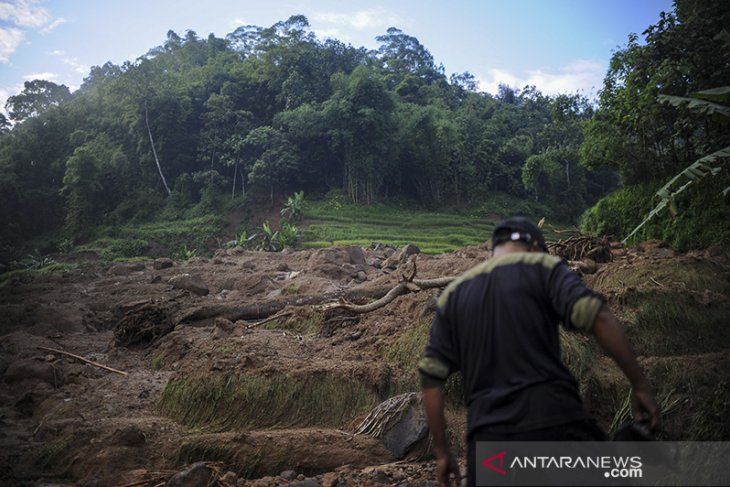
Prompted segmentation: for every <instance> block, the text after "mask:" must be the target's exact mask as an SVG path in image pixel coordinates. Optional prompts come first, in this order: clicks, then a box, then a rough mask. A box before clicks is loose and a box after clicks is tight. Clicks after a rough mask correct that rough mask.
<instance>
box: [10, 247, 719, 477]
mask: <svg viewBox="0 0 730 487" xmlns="http://www.w3.org/2000/svg"><path fill="white" fill-rule="evenodd" d="M391 253H392V249H387V248H378V249H374V248H368V249H362V251H361V250H360V249H355V250H352V249H330V250H320V251H284V252H281V253H263V252H252V251H243V250H241V249H230V250H225V251H219V252H218V254H217V255H216V256H215V257H214V258H212V259H204V258H193V259H191V260H189V261H187V262H174V263H173V262H164V261H161V260H158V261H155V262H151V261H149V262H143V263H123V264H117V263H108V262H103V261H100V260H97V259H96V258H95V256H94V255H86V254H85V255H80V254H79V255H70V256H66V258H65V259H66V261H75V262H76V263H77V264H78V267H77V268H76V269H74V270H71V271H67V272H63V273H55V274H49V275H44V276H41V275H38V274H36V275H27V276H22V277H16V278H13V279H12V280H10V281H9V282H6V283H5V284H4V285H3V286H2V287H0V354H1V355H0V375H3V379H4V381H3V382H2V383H0V425H1V429H0V479H2V480H3V485H56V484H63V483H68V484H74V485H84V486H87V485H88V486H92V485H99V486H101V485H160V483H161V482H164V481H165V480H166V479H167V478H169V477H170V476H171V475H172V474H173V473H174V472H177V471H179V470H181V469H182V468H183V466H184V465H186V464H190V463H192V462H194V461H217V462H219V463H216V464H211V469H213V470H215V471H217V472H219V473H220V474H221V476H220V477H221V479H220V484H221V485H260V486H263V485H277V484H286V483H292V484H294V483H295V482H301V481H303V480H304V479H305V478H307V479H310V480H311V482H315V483H316V484H318V485H328V486H335V485H376V484H386V485H388V484H393V485H396V484H397V485H431V484H432V483H433V482H434V480H435V477H434V471H435V468H434V464H433V462H432V461H430V459H429V458H430V457H429V453H428V445H427V444H426V443H422V444H420V446H418V447H417V448H414V449H413V450H412V451H411V452H410V453H409V454H408V455H407V456H406V457H405V458H403V459H397V458H395V457H394V456H393V455H392V454H391V453H390V452H389V451H388V450H387V449H386V448H385V447H384V446H383V444H381V443H380V441H379V440H378V439H376V438H371V437H368V436H363V435H354V434H353V432H354V431H355V429H356V427H357V425H358V424H359V422H360V421H361V420H362V419H363V418H364V417H365V416H366V415H367V413H368V412H369V410H370V409H372V407H373V406H374V405H375V404H377V403H378V402H380V401H382V400H385V399H387V398H388V397H391V396H392V395H394V394H396V393H399V392H405V391H408V390H417V386H416V382H415V376H414V372H413V369H412V364H410V363H409V362H408V360H407V359H406V358H407V357H406V358H404V357H405V356H404V352H403V351H402V349H405V348H407V344H408V343H410V342H408V340H409V337H412V336H416V332H417V330H418V329H421V328H423V326H424V324H426V323H428V322H429V321H430V319H431V317H432V314H433V300H434V297H435V296H436V294H437V292H438V291H437V290H431V291H423V292H420V293H415V294H408V295H405V296H401V297H399V298H397V299H396V300H395V301H394V302H393V303H391V304H389V305H388V306H386V307H384V308H382V309H379V310H377V311H374V312H371V313H368V314H364V315H353V314H348V313H345V312H342V311H336V310H335V311H333V310H324V309H322V308H321V307H319V306H318V305H319V304H324V303H326V302H335V301H337V299H338V297H344V296H346V297H348V298H350V299H352V300H354V301H356V302H358V303H359V304H363V303H365V302H368V301H370V300H372V299H374V298H377V297H379V296H380V295H382V293H380V294H379V290H382V289H385V290H387V289H389V288H390V287H393V286H395V285H396V284H397V283H398V281H399V278H400V277H401V272H400V269H391V268H388V267H387V265H389V264H393V262H394V260H393V258H391V259H388V256H389V254H391ZM488 254H489V253H488V251H487V248H486V247H470V248H465V249H462V250H461V251H459V252H455V253H453V254H446V255H439V256H426V255H419V256H418V259H417V265H418V274H417V275H418V278H421V279H428V278H437V277H443V276H453V275H457V274H458V273H460V272H463V271H465V270H467V269H469V268H470V267H472V266H473V265H475V264H477V263H478V262H481V261H482V260H484V259H486V258H488ZM614 254H615V255H614V256H613V257H614V260H613V261H612V262H609V263H605V264H593V265H594V266H595V268H592V266H590V265H589V266H587V267H588V268H591V270H590V271H589V272H594V271H595V270H596V269H597V271H598V272H596V273H595V274H590V275H586V276H585V279H586V280H587V281H588V283H589V284H591V283H594V284H595V285H596V286H597V288H598V289H599V290H600V291H602V292H604V293H605V294H606V295H607V296H608V297H609V298H610V300H611V305H612V307H614V309H615V310H616V312H617V313H618V315H619V316H622V317H625V316H626V313H625V311H626V310H629V309H630V308H631V306H633V305H634V304H635V303H636V301H632V300H629V299H628V298H627V296H634V295H632V294H631V293H635V294H636V293H638V294H641V293H642V292H648V291H647V288H648V289H649V291H653V290H656V289H655V288H659V287H662V288H663V289H661V292H664V293H672V292H676V293H678V294H679V293H687V292H688V289H689V288H690V287H692V285H693V284H692V283H686V282H685V283H680V284H677V283H674V284H673V283H672V282H673V281H671V280H668V278H666V276H665V275H664V274H661V272H662V271H661V270H662V269H664V268H673V267H676V266H677V265H678V263H682V264H683V265H686V266H690V267H693V266H697V267H698V268H701V269H702V272H703V273H705V274H706V273H707V272H716V273H717V276H714V277H715V280H717V281H719V282H720V283H721V285H719V287H715V288H713V289H710V288H707V289H704V290H703V289H689V291H690V292H691V293H696V294H697V300H698V302H700V301H701V302H703V303H704V304H703V306H706V307H708V308H711V307H713V306H715V307H716V306H725V305H726V304H727V301H728V299H727V298H728V292H727V289H728V288H727V287H723V286H724V285H728V282H730V281H728V260H727V255H726V254H725V253H724V252H721V251H717V250H715V251H713V252H711V253H710V254H711V255H705V254H702V255H677V254H676V253H674V252H673V251H671V249H667V248H666V247H662V246H659V245H655V246H653V247H652V246H651V245H649V246H648V247H644V248H642V249H635V250H632V251H629V252H626V251H623V250H618V251H615V252H614ZM396 257H397V254H396ZM169 264H172V265H171V266H170V267H165V266H166V265H169ZM639 267H640V268H642V269H645V270H646V272H647V276H648V277H647V278H646V279H645V280H644V281H642V283H641V284H640V285H633V286H631V285H622V284H621V282H622V277H621V276H620V275H618V274H617V273H621V272H623V271H622V270H621V269H630V270H631V271H632V272H634V271H635V270H636V269H637V268H639ZM632 275H633V274H632ZM655 275H656V276H664V277H652V276H655ZM611 276H613V277H611ZM609 277H611V278H610V279H609ZM711 277H712V276H711ZM656 283H659V284H656ZM723 283H724V284H723ZM622 286H623V287H622ZM642 286H643V287H642ZM692 295H693V296H694V294H692ZM702 300H704V301H702ZM319 301H321V303H320V302H319ZM254 308H255V309H254ZM257 310H258V311H257ZM255 311H256V312H255ZM272 314H278V315H279V316H280V318H278V319H276V320H273V321H270V322H267V323H261V322H260V321H259V320H262V319H264V318H265V317H266V316H268V315H272ZM244 318H245V319H244ZM625 319H626V320H627V321H628V320H629V318H625ZM630 325H631V323H628V322H627V326H630ZM419 327H420V328H419ZM396 344H398V345H399V346H401V345H402V346H401V348H400V349H398V350H400V352H398V351H397V350H396V351H394V350H395V348H394V347H395V345H396ZM39 347H45V348H52V349H57V350H64V351H67V352H71V353H74V354H76V355H80V356H82V357H84V358H85V359H87V360H90V361H93V362H96V363H100V364H103V365H106V366H108V367H111V368H114V369H118V370H120V371H124V372H125V373H126V374H127V375H121V374H118V373H114V372H111V371H108V370H105V369H103V368H100V367H97V366H94V365H91V364H88V363H84V362H81V361H79V360H77V359H74V358H71V357H68V356H65V355H62V354H60V353H53V352H49V351H47V350H43V349H41V348H39ZM586 347H587V348H586V349H587V350H589V353H594V351H593V350H592V349H590V345H586ZM692 350H693V351H692V352H691V355H689V354H682V353H678V354H672V356H647V357H644V358H642V364H643V365H644V367H645V368H646V369H647V370H648V372H649V375H650V376H651V377H653V378H654V379H656V380H657V381H661V382H662V384H666V385H667V386H666V387H662V388H661V391H662V392H661V393H662V394H664V393H665V392H666V395H667V397H668V399H667V401H668V402H669V403H671V404H672V408H671V414H669V415H668V417H667V421H666V424H667V433H666V435H667V436H666V437H667V438H671V439H685V440H689V439H692V440H702V439H724V440H728V439H730V431H728V428H727V426H725V430H724V431H723V430H720V431H719V433H718V429H717V427H716V426H715V425H716V424H722V423H723V422H724V421H723V418H721V417H717V418H714V417H709V418H705V417H700V418H699V419H698V418H697V417H695V416H691V415H687V414H685V412H686V411H689V410H690V409H692V410H697V409H698V408H699V410H700V412H702V411H703V409H702V408H705V410H704V411H705V413H706V414H705V416H712V415H717V413H716V411H723V410H724V411H727V410H728V406H729V405H730V403H729V401H730V392H728V388H730V377H729V375H730V372H729V369H730V347H728V343H727V342H725V343H724V344H723V345H722V346H720V347H718V346H717V344H716V343H714V344H713V348H711V349H708V350H696V349H692ZM405 355H408V354H407V353H406V354H405ZM591 363H592V365H591V366H590V367H587V370H588V371H587V372H586V374H585V375H584V377H585V379H581V380H582V387H583V389H584V392H585V394H586V404H587V406H588V407H589V409H591V411H592V412H593V413H594V414H595V415H597V417H598V418H599V419H600V421H601V423H602V425H603V426H604V427H606V428H608V426H609V424H610V422H611V420H612V419H613V417H614V415H615V414H616V412H617V410H619V409H620V407H621V403H622V401H623V399H624V397H625V394H626V390H627V389H626V387H627V386H626V384H625V381H623V379H622V378H621V376H620V374H619V373H618V371H617V369H616V368H615V366H613V365H612V364H610V363H609V362H606V361H605V359H600V358H599V360H591ZM252 378H261V381H262V382H261V387H262V388H263V389H261V390H262V391H263V392H262V394H263V396H242V395H239V396H236V395H235V394H242V393H241V392H240V391H242V390H244V389H243V388H244V387H248V388H249V389H245V390H246V391H254V392H255V389H252V388H251V387H250V381H251V380H253V379H252ZM680 379H681V380H680ZM196 381H197V382H196ZM246 381H249V382H246ZM680 382H682V383H683V384H684V386H683V388H680V387H679V386H677V384H679V383H680ZM171 384H177V385H178V386H180V387H182V386H185V387H190V388H191V389H190V391H195V394H201V392H200V391H201V388H204V387H206V386H208V387H210V388H211V391H214V392H213V393H212V394H216V392H215V391H218V390H220V391H223V392H224V393H227V392H226V391H229V392H230V394H231V396H230V401H229V402H225V401H223V402H221V404H216V405H215V407H213V406H211V405H210V404H207V403H206V402H205V401H203V402H202V403H198V404H197V405H196V404H195V403H194V402H192V401H194V399H193V396H192V395H189V394H188V392H187V391H188V390H187V389H179V390H180V391H182V392H181V393H180V394H179V395H178V396H175V395H174V394H173V392H174V391H173V388H171V387H170V385H171ZM166 387H167V390H166ZM216 387H219V389H216ZM236 387H239V389H235V388H236ZM257 387H258V386H257ZM277 388H278V389H277ZM163 391H166V392H164V393H163ZM237 391H238V392H237ZM287 391H293V392H292V394H291V395H293V396H296V397H291V398H290V397H289V396H287ZM308 394H309V395H308ZM200 397H204V396H195V398H197V399H195V400H200V399H199V398H200ZM211 397H213V396H211ZM264 398H270V399H271V401H273V402H271V403H269V402H267V400H266V399H264ZM188 399H190V401H191V403H190V404H188V403H186V402H185V401H187V400H188ZM224 399H225V400H226V401H227V400H228V398H227V396H226V398H224ZM253 403H255V404H253ZM723 408H724V409H723ZM203 413H205V414H208V413H210V414H209V415H208V416H205V415H204V414H203ZM449 418H450V421H451V423H453V424H454V425H455V426H454V428H453V431H452V433H451V434H452V436H453V437H454V439H455V440H456V441H457V442H459V441H461V442H462V443H461V444H462V446H463V439H460V436H461V435H462V434H463V421H464V419H463V411H462V410H461V409H460V408H458V407H456V406H454V407H453V408H452V410H450V411H449ZM703 418H704V419H707V421H705V422H704V423H703V422H702V419H703ZM249 420H250V421H253V422H254V423H255V424H254V425H251V424H248V423H247V421H249ZM698 421H699V422H698ZM693 428H694V429H693ZM705 434H706V435H707V436H706V437H703V435H705ZM718 434H719V435H720V437H718ZM228 471H230V472H233V474H228V476H227V477H223V474H224V473H225V472H228ZM285 471H293V473H292V472H289V473H287V475H285V476H284V477H282V476H280V475H279V474H280V473H282V472H285ZM162 485H164V483H163V484H162ZM302 485H307V484H302ZM309 485H312V484H309Z"/></svg>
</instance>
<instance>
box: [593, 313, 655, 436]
mask: <svg viewBox="0 0 730 487" xmlns="http://www.w3.org/2000/svg"><path fill="white" fill-rule="evenodd" d="M593 335H594V336H595V337H596V341H597V342H598V344H599V345H600V346H601V348H603V350H604V351H605V352H606V353H607V354H608V355H609V356H610V357H611V358H612V359H613V360H614V361H615V362H616V364H617V365H618V366H619V368H620V369H621V371H622V372H623V373H624V375H625V376H626V378H627V379H628V380H629V383H630V384H631V408H632V410H633V413H634V418H636V419H637V420H638V421H649V426H650V427H651V429H652V430H654V429H656V428H658V427H659V426H660V424H661V416H660V413H659V407H658V406H657V404H656V401H654V397H653V396H652V394H651V391H650V390H649V382H648V381H647V380H646V376H645V375H644V372H642V370H641V367H639V364H638V363H637V361H636V354H634V350H633V349H632V348H631V345H630V344H629V341H628V339H627V338H626V334H625V333H624V329H623V327H622V326H621V323H619V321H618V320H617V319H616V317H615V316H614V314H613V313H612V312H611V311H610V310H609V309H608V308H607V307H605V306H604V307H603V308H602V309H601V311H600V312H599V313H598V315H597V316H596V321H595V322H594V324H593Z"/></svg>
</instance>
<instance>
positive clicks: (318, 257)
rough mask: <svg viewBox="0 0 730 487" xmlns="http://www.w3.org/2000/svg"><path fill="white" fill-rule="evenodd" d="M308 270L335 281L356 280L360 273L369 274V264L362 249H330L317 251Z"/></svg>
mask: <svg viewBox="0 0 730 487" xmlns="http://www.w3.org/2000/svg"><path fill="white" fill-rule="evenodd" d="M307 268H308V269H309V271H310V272H312V273H316V274H320V275H324V276H327V277H330V278H333V279H340V278H354V277H357V275H358V273H359V272H367V263H366V261H365V252H363V250H362V247H357V246H350V247H330V248H326V249H319V250H317V251H315V252H314V253H313V254H312V256H311V257H310V258H309V261H308V262H307Z"/></svg>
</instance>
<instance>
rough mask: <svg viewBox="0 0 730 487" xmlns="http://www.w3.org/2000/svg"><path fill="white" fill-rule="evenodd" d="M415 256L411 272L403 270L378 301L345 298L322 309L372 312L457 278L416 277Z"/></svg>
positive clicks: (411, 263) (357, 312) (442, 285)
mask: <svg viewBox="0 0 730 487" xmlns="http://www.w3.org/2000/svg"><path fill="white" fill-rule="evenodd" d="M415 257H416V256H415V255H414V256H413V257H412V258H411V260H409V261H408V263H407V266H408V267H410V268H411V270H410V272H409V271H408V270H405V271H403V272H401V280H400V282H399V283H398V284H397V285H396V286H395V287H393V288H391V289H390V291H388V292H387V293H386V294H385V296H383V297H382V298H380V299H378V300H377V301H373V302H372V303H368V304H352V303H349V302H347V301H346V300H344V299H340V300H339V301H338V302H336V303H328V304H325V305H323V306H322V310H325V311H326V310H332V309H345V310H347V311H349V312H351V313H356V314H360V313H370V312H372V311H375V310H376V309H379V308H382V307H384V306H386V305H387V304H389V303H391V302H392V301H394V300H395V298H397V297H398V296H401V295H403V294H408V293H409V292H414V293H417V292H420V291H422V290H424V289H434V288H440V287H444V286H448V285H449V283H450V282H451V281H453V280H454V279H455V278H454V277H440V278H437V279H416V278H415V277H416V272H417V268H416V259H415Z"/></svg>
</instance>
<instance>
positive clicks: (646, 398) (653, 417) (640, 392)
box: [631, 387, 661, 431]
mask: <svg viewBox="0 0 730 487" xmlns="http://www.w3.org/2000/svg"><path fill="white" fill-rule="evenodd" d="M631 410H632V412H633V413H634V420H635V421H637V422H639V423H649V428H650V429H651V430H652V431H656V430H657V429H659V428H661V415H660V414H659V406H657V404H656V401H654V397H653V396H652V395H651V392H649V390H648V389H646V388H643V387H635V388H633V389H632V390H631Z"/></svg>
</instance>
